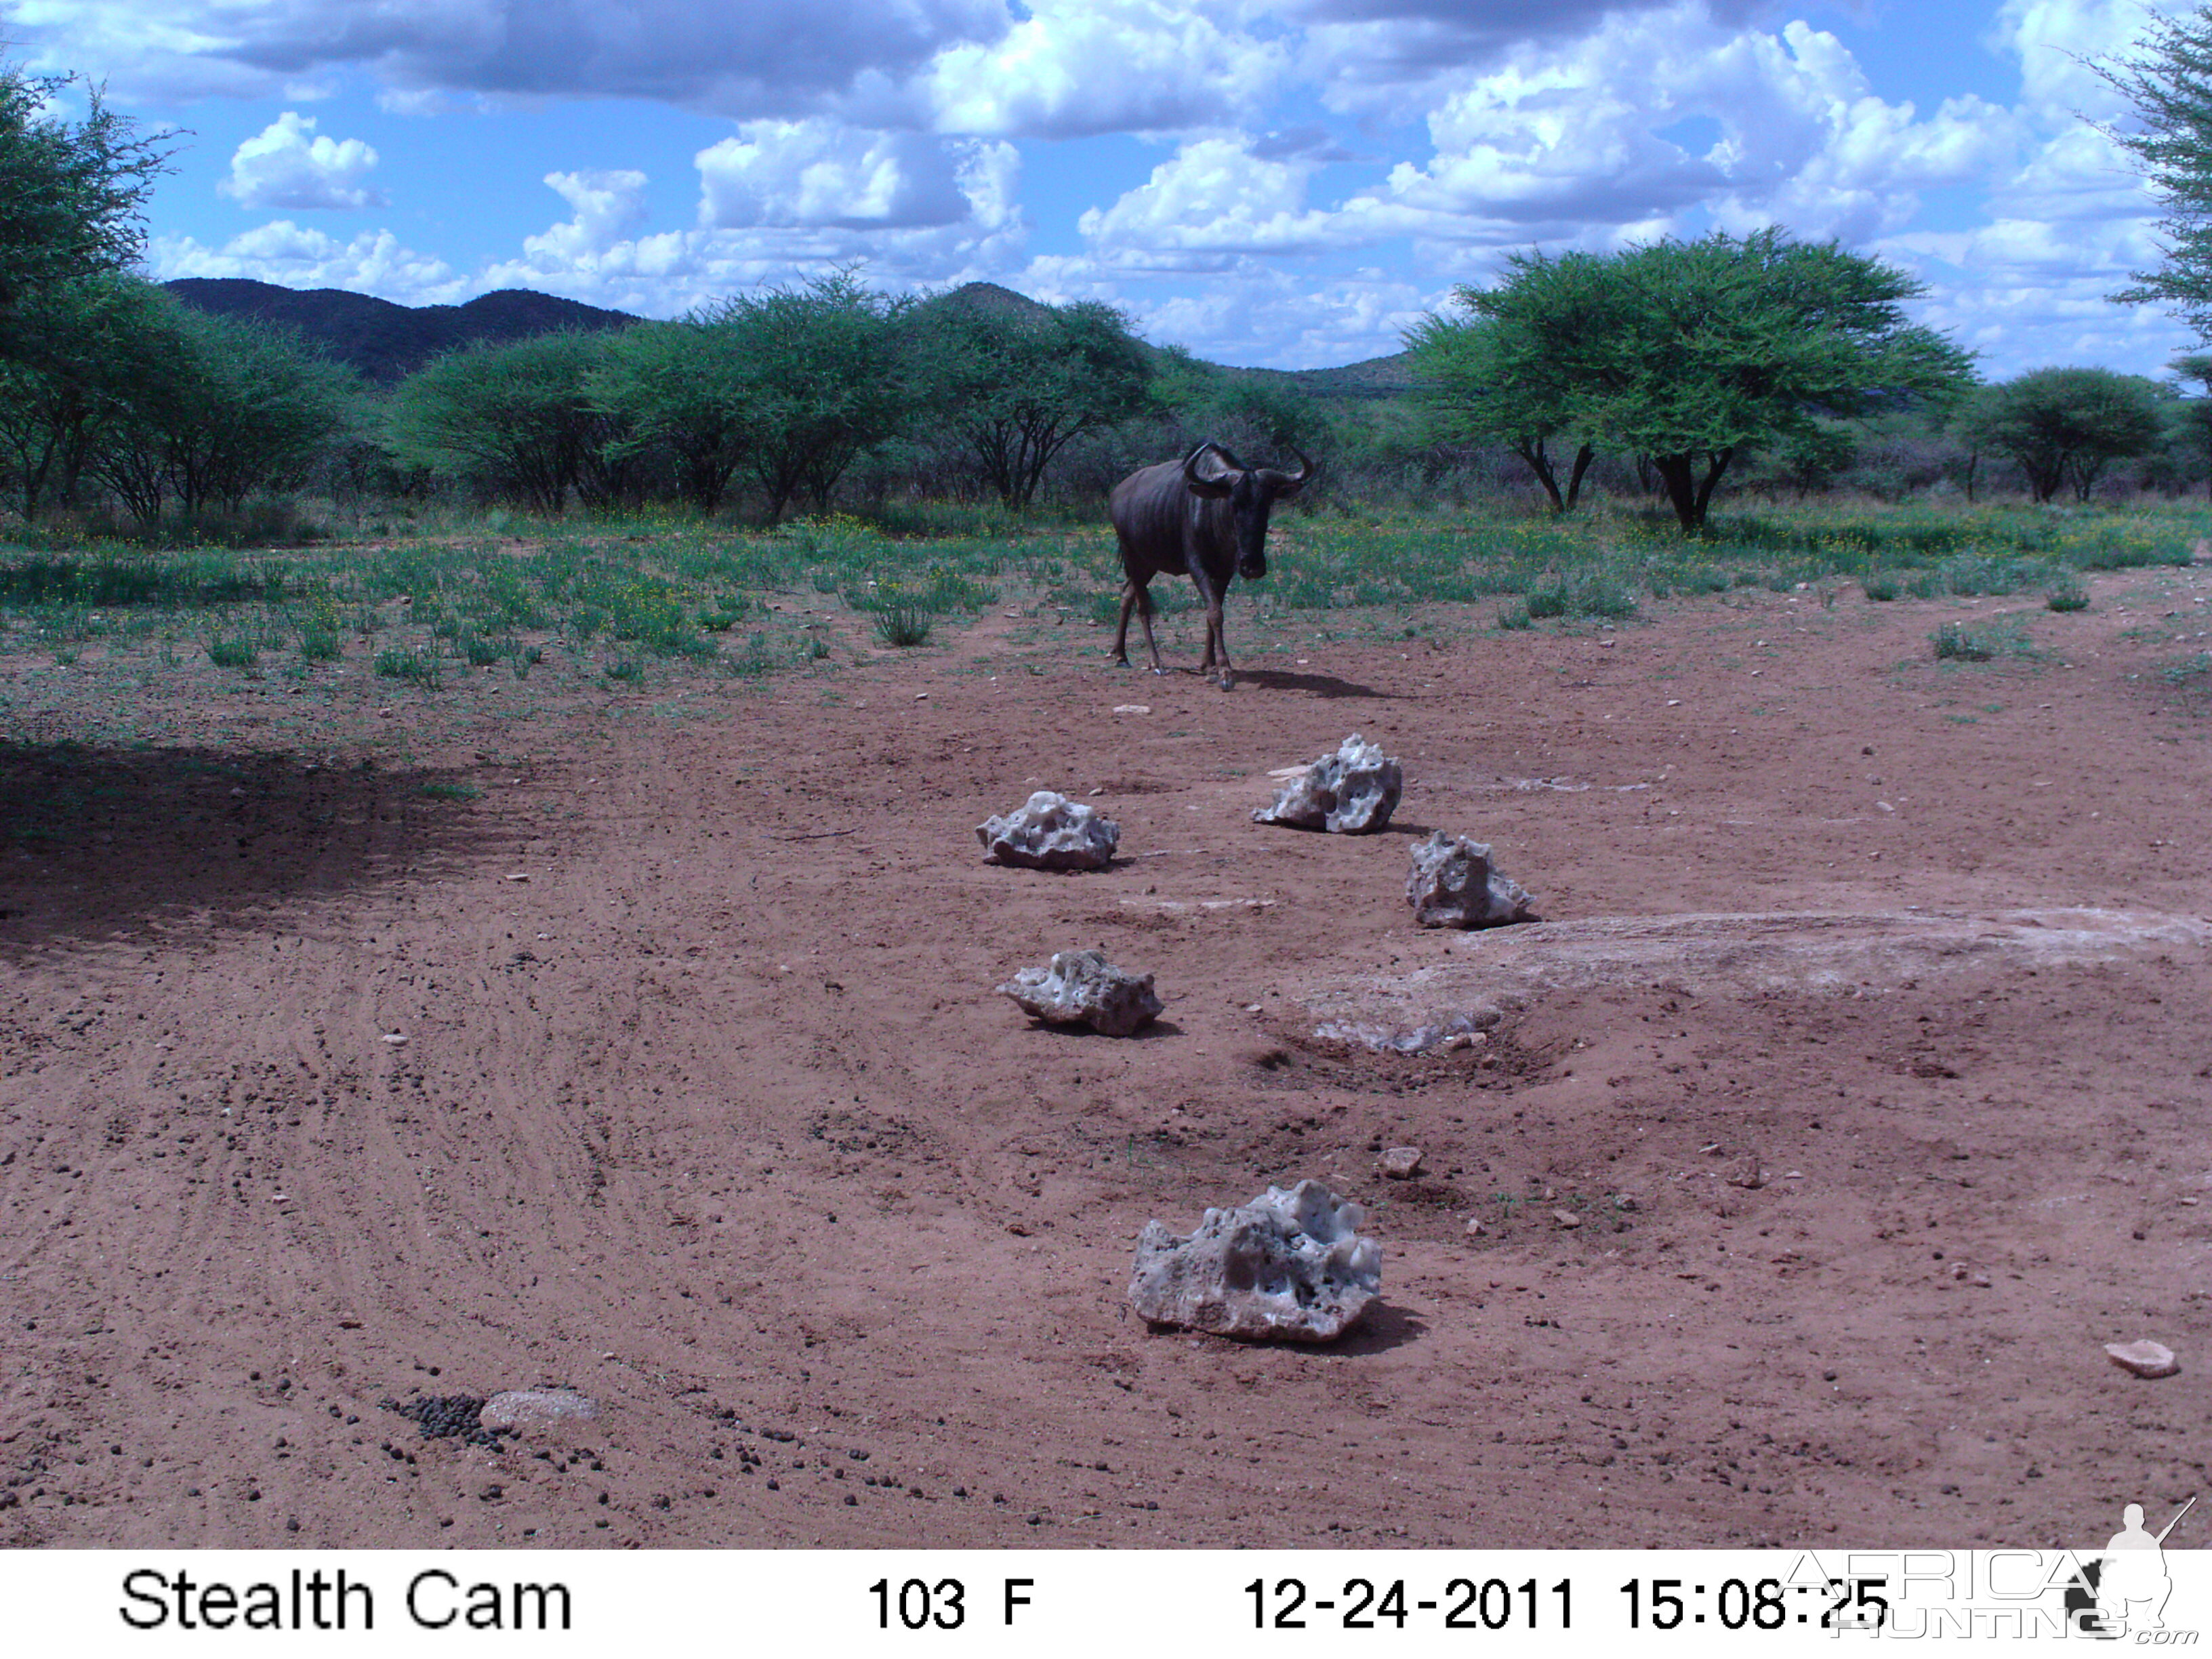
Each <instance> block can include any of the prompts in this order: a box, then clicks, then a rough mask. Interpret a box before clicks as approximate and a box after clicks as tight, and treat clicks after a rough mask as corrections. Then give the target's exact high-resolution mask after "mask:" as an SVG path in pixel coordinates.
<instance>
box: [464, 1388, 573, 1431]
mask: <svg viewBox="0 0 2212 1659" xmlns="http://www.w3.org/2000/svg"><path fill="white" fill-rule="evenodd" d="M598 1415H599V1402H598V1401H595V1400H593V1399H592V1397H591V1396H590V1395H586V1394H578V1393H577V1392H576V1391H575V1390H574V1389H507V1391H506V1392H505V1393H504V1394H495V1395H492V1397H491V1398H490V1399H489V1400H487V1401H484V1404H483V1411H482V1412H481V1413H478V1415H477V1420H478V1421H479V1422H481V1423H482V1424H483V1425H484V1426H485V1427H486V1428H488V1429H524V1428H538V1427H543V1426H545V1425H550V1424H555V1423H570V1422H588V1421H590V1420H591V1419H593V1418H595V1417H597V1416H598Z"/></svg>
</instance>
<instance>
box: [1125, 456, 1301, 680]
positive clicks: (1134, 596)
mask: <svg viewBox="0 0 2212 1659" xmlns="http://www.w3.org/2000/svg"><path fill="white" fill-rule="evenodd" d="M1291 453H1292V454H1293V455H1297V456H1298V470H1297V473H1296V474H1295V475H1293V474H1291V473H1288V472H1278V471H1274V470H1273V468H1270V467H1264V466H1263V467H1247V466H1246V465H1244V463H1243V462H1242V461H1240V460H1238V459H1237V458H1236V457H1235V456H1234V455H1232V454H1231V453H1229V452H1228V451H1227V450H1225V449H1224V448H1223V447H1221V446H1220V445H1219V444H1218V443H1214V442H1212V441H1211V440H1209V441H1206V442H1205V443H1202V444H1200V446H1199V447H1197V448H1195V449H1194V450H1192V451H1191V452H1190V453H1189V454H1188V455H1187V456H1185V457H1184V458H1183V459H1182V460H1180V461H1163V462H1161V463H1160V464H1159V465H1158V466H1148V467H1146V468H1145V469H1144V471H1141V472H1132V473H1131V474H1130V475H1129V476H1128V477H1126V478H1124V479H1122V480H1121V483H1118V484H1116V485H1115V487H1114V493H1113V495H1111V496H1109V498H1108V499H1107V502H1106V513H1107V516H1108V517H1109V518H1110V519H1112V520H1113V521H1114V533H1115V536H1116V537H1118V538H1120V539H1121V569H1122V572H1123V574H1125V575H1126V576H1127V580H1126V581H1125V582H1124V583H1123V584H1122V586H1121V626H1120V627H1119V628H1117V629H1115V631H1114V660H1115V662H1118V663H1120V664H1121V665H1123V666H1124V667H1127V665H1128V661H1129V613H1130V612H1131V611H1135V612H1136V613H1137V614H1138V615H1139V617H1143V618H1144V623H1145V647H1146V649H1147V650H1148V651H1150V652H1151V653H1152V672H1154V673H1155V674H1164V673H1165V672H1166V670H1165V669H1164V668H1163V667H1162V666H1161V665H1160V647H1159V644H1158V641H1155V640H1154V639H1153V638H1152V594H1151V593H1150V592H1148V591H1147V586H1148V584H1150V582H1151V581H1152V578H1153V577H1155V576H1188V577H1189V578H1190V579H1191V581H1192V582H1193V583H1194V585H1195V586H1197V588H1198V597H1199V599H1200V600H1201V601H1203V602H1204V604H1205V605H1206V660H1205V661H1204V662H1202V663H1200V665H1199V672H1200V673H1201V674H1202V673H1204V672H1205V671H1206V670H1207V669H1209V668H1212V666H1213V665H1214V663H1215V660H1216V659H1219V662H1220V665H1221V684H1222V686H1223V689H1225V690H1226V689H1227V688H1228V686H1229V684H1231V681H1230V676H1231V672H1232V670H1231V666H1230V663H1229V641H1228V640H1227V639H1226V638H1225V636H1224V635H1223V633H1222V629H1221V602H1222V599H1223V597H1224V595H1225V594H1226V593H1227V592H1228V590H1229V581H1230V578H1231V577H1232V576H1242V577H1243V578H1244V580H1247V581H1257V580H1259V579H1260V578H1261V577H1262V576H1264V575H1266V574H1267V510H1268V508H1270V507H1273V505H1274V504H1275V503H1276V502H1277V501H1280V500H1282V499H1283V498H1284V497H1285V496H1286V495H1297V493H1298V491H1299V490H1300V489H1304V487H1305V483H1306V481H1307V480H1308V479H1310V478H1311V477H1313V474H1314V466H1313V463H1312V462H1311V461H1310V460H1308V459H1306V458H1305V457H1304V455H1299V454H1298V452H1297V450H1295V449H1293V450H1291Z"/></svg>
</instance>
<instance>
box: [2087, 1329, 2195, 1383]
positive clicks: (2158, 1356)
mask: <svg viewBox="0 0 2212 1659" xmlns="http://www.w3.org/2000/svg"><path fill="white" fill-rule="evenodd" d="M2105 1357H2106V1358H2108V1359H2110V1360H2111V1361H2112V1364H2115V1365H2118V1367H2119V1368H2120V1369H2121V1370H2124V1371H2132V1372H2134V1373H2135V1374H2136V1376H2148V1377H2153V1378H2156V1377H2160V1376H2172V1375H2173V1374H2174V1373H2175V1372H2176V1371H2178V1370H2180V1369H2181V1362H2180V1361H2179V1360H2178V1359H2176V1358H2174V1357H2173V1350H2172V1349H2171V1348H2169V1347H2167V1346H2166V1344H2165V1343H2163V1342H2153V1341H2151V1340H2149V1339H2148V1338H2145V1339H2144V1340H2142V1341H2140V1342H2107V1343H2106V1344H2105Z"/></svg>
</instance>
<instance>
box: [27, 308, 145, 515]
mask: <svg viewBox="0 0 2212 1659" xmlns="http://www.w3.org/2000/svg"><path fill="white" fill-rule="evenodd" d="M11 321H12V323H13V325H14V343H15V348H16V349H15V351H14V352H13V353H12V354H8V355H0V447H4V450H5V453H6V456H7V459H8V462H9V484H10V486H11V489H10V491H9V494H10V496H11V498H12V504H13V506H14V507H15V510H16V511H17V512H18V513H21V514H22V516H23V520H24V522H25V523H29V522H31V521H32V520H35V519H36V518H37V517H38V515H39V513H40V508H41V507H43V506H44V505H45V504H46V501H48V500H49V499H52V498H57V497H58V499H59V500H60V501H62V502H63V503H64V505H69V504H74V503H75V501H76V495H77V482H78V480H79V479H80V478H81V477H82V476H83V475H84V472H85V470H86V466H87V464H88V461H89V460H90V459H91V458H92V456H93V455H94V453H95V451H96V449H97V447H98V444H99V441H100V438H101V436H102V435H103V434H104V433H105V431H106V428H107V427H108V426H109V424H110V423H111V422H113V421H114V420H115V418H116V417H117V416H118V414H120V413H121V411H122V410H124V409H125V406H126V401H127V399H128V398H129V397H130V396H131V391H132V389H133V387H134V386H138V385H139V384H141V383H143V381H144V380H145V379H146V378H147V377H148V376H149V374H159V373H161V371H162V370H163V368H165V367H166V363H167V356H166V355H165V354H164V353H162V352H161V351H159V350H150V351H149V349H148V345H149V341H151V340H157V339H159V338H160V337H161V328H162V325H163V324H164V323H165V322H166V321H167V312H166V311H165V310H164V309H163V306H162V303H161V296H160V295H159V294H158V292H157V291H156V290H155V289H153V288H152V287H150V286H149V284H147V283H141V282H137V281H135V280H133V279H131V278H129V277H122V276H105V275H100V276H85V277H79V278H76V279H75V280H72V281H67V282H55V283H44V284H41V285H40V286H39V287H38V288H37V289H34V290H32V291H31V292H28V293H27V294H25V295H23V296H22V297H21V299H19V300H18V301H17V303H16V305H15V309H14V313H13V316H12V318H11Z"/></svg>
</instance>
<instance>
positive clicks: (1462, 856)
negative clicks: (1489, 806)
mask: <svg viewBox="0 0 2212 1659" xmlns="http://www.w3.org/2000/svg"><path fill="white" fill-rule="evenodd" d="M1406 902H1407V903H1408V904H1410V905H1412V906H1413V920H1414V921H1418V922H1419V923H1420V925H1421V926H1422V927H1503V926H1504V925H1505V924H1506V923H1507V922H1513V921H1535V920H1536V916H1535V914H1534V911H1533V910H1532V909H1531V908H1529V907H1530V906H1532V905H1533V904H1534V902H1535V900H1534V898H1532V897H1531V896H1529V894H1528V890H1527V889H1525V888H1523V887H1522V885H1521V884H1520V883H1519V882H1517V881H1515V880H1514V879H1513V878H1511V877H1510V876H1506V875H1504V874H1501V873H1500V872H1498V871H1497V870H1495V869H1493V868H1492V867H1491V863H1490V848H1488V847H1486V846H1485V845H1484V844H1483V843H1482V842H1479V841H1475V840H1473V839H1471V838H1470V837H1468V836H1449V835H1446V834H1445V833H1444V832H1443V830H1441V829H1437V830H1433V831H1431V833H1430V836H1429V838H1428V839H1427V840H1426V841H1423V842H1415V843H1414V844H1413V873H1412V874H1411V875H1409V876H1407V878H1406Z"/></svg>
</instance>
